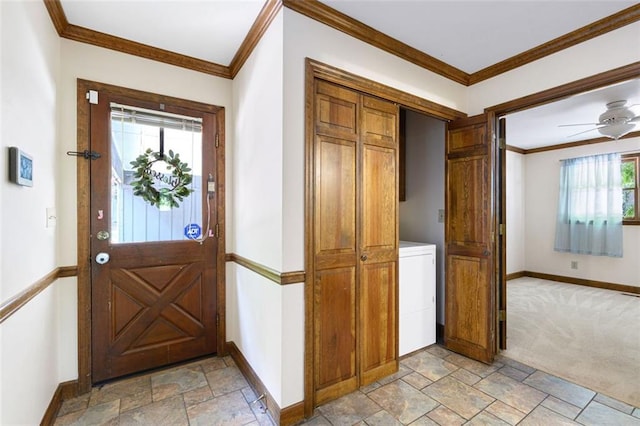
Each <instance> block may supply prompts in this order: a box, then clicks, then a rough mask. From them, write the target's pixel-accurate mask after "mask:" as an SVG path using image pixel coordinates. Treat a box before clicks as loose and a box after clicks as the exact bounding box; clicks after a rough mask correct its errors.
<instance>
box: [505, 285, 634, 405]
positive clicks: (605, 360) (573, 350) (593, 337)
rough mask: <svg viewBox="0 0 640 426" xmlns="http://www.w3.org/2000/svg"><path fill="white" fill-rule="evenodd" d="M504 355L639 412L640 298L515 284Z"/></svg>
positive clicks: (586, 289)
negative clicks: (615, 400) (625, 404)
mask: <svg viewBox="0 0 640 426" xmlns="http://www.w3.org/2000/svg"><path fill="white" fill-rule="evenodd" d="M502 354H503V355H505V356H507V357H509V358H512V359H514V360H516V361H520V362H522V363H524V364H528V365H530V366H532V367H535V368H537V369H539V370H542V371H545V372H547V373H551V374H554V375H557V376H559V377H562V378H564V379H567V380H570V381H573V382H575V383H577V384H580V385H582V386H585V387H587V388H590V389H591V390H594V391H597V392H600V393H603V394H605V395H607V396H610V397H613V398H616V399H618V400H620V401H623V402H626V403H628V404H631V405H634V406H636V407H639V406H640V297H635V296H628V295H623V294H622V293H620V292H617V291H611V290H601V289H596V288H590V287H584V286H578V285H572V284H564V283H558V282H553V281H545V280H540V279H535V278H528V277H525V278H518V279H515V280H510V281H509V282H508V283H507V350H506V351H503V352H502Z"/></svg>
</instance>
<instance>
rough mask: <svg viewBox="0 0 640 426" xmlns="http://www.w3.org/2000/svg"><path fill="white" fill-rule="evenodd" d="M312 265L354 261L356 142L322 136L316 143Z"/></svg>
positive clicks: (340, 265)
mask: <svg viewBox="0 0 640 426" xmlns="http://www.w3.org/2000/svg"><path fill="white" fill-rule="evenodd" d="M315 202H316V209H315V212H314V215H315V218H314V223H315V236H316V238H315V239H316V243H315V256H316V268H317V269H325V268H337V267H342V266H346V265H351V266H353V265H355V262H356V249H357V245H356V145H355V143H354V142H352V141H345V140H340V139H335V138H329V137H326V136H319V137H318V141H317V143H316V197H315Z"/></svg>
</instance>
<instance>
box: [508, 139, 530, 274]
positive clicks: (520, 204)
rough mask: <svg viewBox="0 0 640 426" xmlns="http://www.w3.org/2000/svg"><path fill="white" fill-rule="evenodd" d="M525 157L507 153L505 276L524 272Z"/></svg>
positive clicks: (511, 152) (525, 219) (525, 221)
mask: <svg viewBox="0 0 640 426" xmlns="http://www.w3.org/2000/svg"><path fill="white" fill-rule="evenodd" d="M525 157H526V156H524V155H522V154H519V153H517V152H513V151H507V160H506V162H507V171H506V181H507V194H506V203H507V229H506V231H507V274H513V273H516V272H522V271H524V270H525V247H526V241H525V238H524V235H525V224H526V223H527V211H526V209H525V191H526V187H525V185H524V180H525V171H526V167H525Z"/></svg>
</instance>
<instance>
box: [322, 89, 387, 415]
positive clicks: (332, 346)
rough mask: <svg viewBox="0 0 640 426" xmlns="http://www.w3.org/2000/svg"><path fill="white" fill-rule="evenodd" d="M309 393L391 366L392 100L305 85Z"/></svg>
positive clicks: (333, 394)
mask: <svg viewBox="0 0 640 426" xmlns="http://www.w3.org/2000/svg"><path fill="white" fill-rule="evenodd" d="M314 91H315V92H314V93H315V96H314V108H313V110H314V115H313V116H314V120H313V123H314V124H313V126H314V138H313V144H312V147H311V153H312V154H313V155H312V158H311V161H310V164H311V167H312V168H313V172H312V174H313V189H312V191H313V192H312V193H313V199H312V203H313V207H312V212H313V227H312V229H313V239H312V241H313V242H312V246H313V248H312V253H313V268H312V269H313V271H312V272H311V273H312V276H313V307H312V312H313V316H312V317H313V326H312V327H313V333H312V334H313V393H314V401H315V404H316V405H318V404H322V403H323V402H326V401H329V400H331V399H335V398H337V397H339V396H341V395H344V394H346V393H348V392H351V391H353V390H355V389H357V387H358V386H362V385H364V384H367V383H370V382H373V381H375V380H377V379H378V378H380V377H383V376H385V375H388V374H390V373H392V372H394V371H395V370H397V367H398V366H397V338H396V336H397V320H396V318H397V268H398V262H397V256H398V248H397V245H398V231H397V226H398V219H397V205H398V200H397V182H398V180H397V167H396V165H397V155H398V154H397V115H398V112H397V106H396V105H394V104H393V103H390V102H386V101H383V100H380V99H376V98H372V97H369V96H365V95H362V94H360V93H359V92H357V91H354V90H350V89H347V88H344V87H341V86H337V85H334V84H331V83H328V82H325V81H322V80H316V81H315V85H314Z"/></svg>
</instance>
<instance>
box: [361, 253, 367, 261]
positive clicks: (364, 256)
mask: <svg viewBox="0 0 640 426" xmlns="http://www.w3.org/2000/svg"><path fill="white" fill-rule="evenodd" d="M360 260H362V261H363V262H364V261H365V260H367V255H366V254H363V255H362V256H360Z"/></svg>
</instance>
